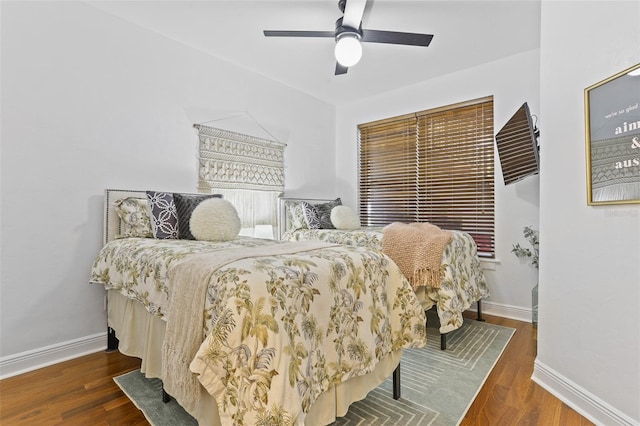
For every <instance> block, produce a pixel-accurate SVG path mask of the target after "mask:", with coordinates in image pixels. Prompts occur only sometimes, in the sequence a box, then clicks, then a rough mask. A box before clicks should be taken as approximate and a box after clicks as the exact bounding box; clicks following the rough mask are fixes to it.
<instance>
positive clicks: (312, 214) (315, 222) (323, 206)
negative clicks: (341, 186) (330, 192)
mask: <svg viewBox="0 0 640 426" xmlns="http://www.w3.org/2000/svg"><path fill="white" fill-rule="evenodd" d="M300 204H302V210H303V212H304V219H305V222H306V223H307V227H308V228H309V229H335V228H334V226H333V224H332V223H331V210H332V209H333V208H334V207H335V206H340V205H342V200H341V199H340V198H336V199H335V200H333V201H329V202H327V203H318V204H310V203H307V202H306V201H302V202H301V203H300Z"/></svg>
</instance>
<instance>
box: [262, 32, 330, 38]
mask: <svg viewBox="0 0 640 426" xmlns="http://www.w3.org/2000/svg"><path fill="white" fill-rule="evenodd" d="M264 35H265V36H266V37H331V38H334V37H335V36H336V32H335V31H286V30H285V31H279V30H264Z"/></svg>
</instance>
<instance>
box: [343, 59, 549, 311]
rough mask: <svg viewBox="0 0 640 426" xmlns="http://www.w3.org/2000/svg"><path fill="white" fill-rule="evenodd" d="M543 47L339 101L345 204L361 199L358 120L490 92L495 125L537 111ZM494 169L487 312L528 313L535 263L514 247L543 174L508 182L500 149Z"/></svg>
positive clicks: (534, 210)
mask: <svg viewBox="0 0 640 426" xmlns="http://www.w3.org/2000/svg"><path fill="white" fill-rule="evenodd" d="M538 56H539V51H538V50H537V49H536V50H532V51H527V52H523V53H521V54H518V55H514V56H511V57H508V58H505V59H501V60H498V61H494V62H490V63H487V64H484V65H482V66H478V67H475V68H472V69H467V70H464V71H459V72H456V73H453V74H449V75H447V76H444V77H440V78H435V79H431V80H427V81H425V82H423V83H421V84H418V85H415V86H412V87H409V88H406V89H402V90H398V91H395V92H392V93H386V94H382V95H378V96H373V97H371V98H368V99H366V100H364V101H362V102H354V103H351V104H349V105H346V106H340V107H338V108H337V111H336V112H337V115H336V159H337V161H336V173H337V178H336V185H337V190H336V195H339V196H341V197H342V200H343V203H344V204H349V205H351V206H353V207H356V203H357V179H358V178H357V167H356V165H357V133H356V132H357V131H356V128H357V125H358V124H359V123H365V122H369V121H373V120H377V119H381V118H385V117H392V116H396V115H401V114H405V113H410V112H415V111H421V110H425V109H429V108H434V107H438V106H442V105H449V104H453V103H457V102H462V101H466V100H470V99H476V98H481V97H484V96H489V95H493V101H494V113H495V116H494V128H495V132H498V130H500V128H501V127H502V126H503V125H504V124H505V123H506V122H507V120H509V118H511V116H512V115H513V114H514V113H515V112H516V110H517V109H518V108H519V107H520V106H521V105H522V104H523V103H524V102H527V103H528V104H529V108H530V109H531V112H532V114H535V115H537V116H538V117H540V114H539V85H538V82H539V59H538ZM538 126H539V127H540V129H541V132H542V137H541V145H543V148H542V149H544V144H545V140H546V137H545V136H546V135H545V123H544V120H542V119H539V120H538ZM495 167H496V176H495V192H496V260H497V262H495V263H492V264H490V265H489V267H494V268H495V270H488V271H486V276H487V280H488V281H489V286H490V290H491V296H490V297H489V298H488V299H486V302H484V307H485V311H486V312H490V313H497V314H500V315H502V316H508V317H513V318H518V319H522V320H525V321H530V320H531V314H530V312H531V289H532V287H533V286H534V285H535V283H536V280H537V271H536V270H535V269H533V268H532V267H531V266H530V265H528V264H526V263H523V262H521V261H520V260H519V259H518V258H516V257H515V255H513V254H512V253H511V248H512V246H513V244H514V243H516V242H521V243H523V244H525V245H526V242H525V241H524V237H523V236H522V229H523V227H525V226H527V225H531V226H533V227H535V228H537V227H538V208H539V204H538V195H539V192H538V184H539V177H538V176H531V177H528V178H526V179H525V180H523V181H520V182H518V183H515V184H512V185H509V186H505V185H504V180H503V179H502V171H501V169H500V161H499V157H498V156H497V154H496V158H495Z"/></svg>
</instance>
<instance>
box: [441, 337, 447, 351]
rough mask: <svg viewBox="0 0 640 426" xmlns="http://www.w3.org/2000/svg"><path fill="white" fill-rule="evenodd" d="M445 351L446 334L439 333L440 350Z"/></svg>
mask: <svg viewBox="0 0 640 426" xmlns="http://www.w3.org/2000/svg"><path fill="white" fill-rule="evenodd" d="M446 349H447V334H446V333H441V334H440V350H443V351H444V350H446Z"/></svg>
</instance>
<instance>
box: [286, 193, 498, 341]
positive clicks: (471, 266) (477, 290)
mask: <svg viewBox="0 0 640 426" xmlns="http://www.w3.org/2000/svg"><path fill="white" fill-rule="evenodd" d="M303 202H304V203H307V204H311V205H313V206H329V208H330V207H331V206H335V205H340V204H341V200H340V199H331V200H327V199H307V198H290V197H282V198H280V200H279V203H278V235H279V238H280V239H281V240H283V241H314V240H316V241H325V242H329V243H338V244H347V245H354V246H361V247H367V248H370V249H374V250H381V251H382V246H383V243H382V242H383V228H381V227H371V228H366V227H357V226H356V228H357V229H346V230H345V229H308V228H307V224H306V222H305V221H304V220H302V218H301V217H300V210H301V207H300V205H301V203H303ZM319 214H320V215H321V214H322V211H320V213H319ZM325 214H326V212H325ZM325 222H326V218H325ZM450 232H451V233H452V234H453V235H452V240H451V242H450V243H449V244H448V245H447V246H446V248H445V249H444V251H443V253H442V258H441V260H440V264H441V279H440V283H439V284H440V285H439V287H438V288H434V287H432V286H429V285H425V286H420V287H418V288H417V289H416V294H417V296H418V298H419V300H420V302H421V303H422V306H423V308H424V309H425V310H429V309H432V308H435V309H436V310H437V313H438V318H439V320H440V327H439V331H440V335H441V348H442V349H446V336H447V333H449V332H451V331H453V330H456V329H458V328H460V326H462V323H463V316H462V313H463V312H464V311H465V310H466V309H468V308H469V307H470V306H471V305H472V304H473V303H477V318H478V320H480V321H482V309H481V299H482V298H484V297H487V296H488V295H489V289H488V286H487V281H486V279H485V276H484V273H483V271H482V267H481V264H480V259H479V257H478V250H477V246H476V243H475V241H474V240H473V238H472V237H471V236H470V235H469V234H468V233H466V232H461V231H455V230H450ZM392 257H393V256H392Z"/></svg>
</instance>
